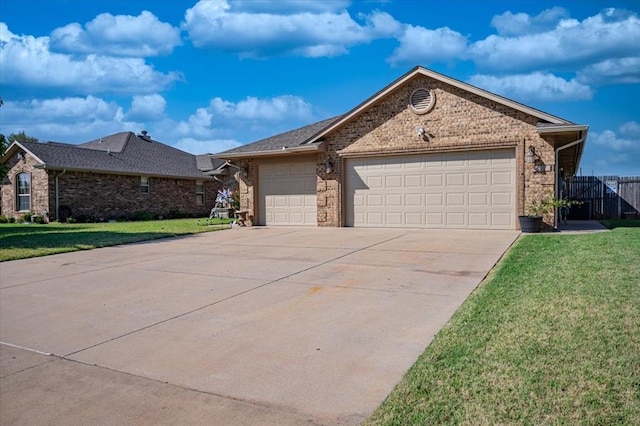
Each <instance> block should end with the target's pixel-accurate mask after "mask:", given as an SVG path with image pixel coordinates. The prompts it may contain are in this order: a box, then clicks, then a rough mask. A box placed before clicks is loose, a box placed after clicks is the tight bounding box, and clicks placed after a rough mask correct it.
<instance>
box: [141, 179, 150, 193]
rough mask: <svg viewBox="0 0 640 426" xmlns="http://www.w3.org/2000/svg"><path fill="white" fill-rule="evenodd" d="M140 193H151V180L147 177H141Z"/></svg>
mask: <svg viewBox="0 0 640 426" xmlns="http://www.w3.org/2000/svg"><path fill="white" fill-rule="evenodd" d="M140 192H142V193H143V194H148V193H149V178H148V177H146V176H140Z"/></svg>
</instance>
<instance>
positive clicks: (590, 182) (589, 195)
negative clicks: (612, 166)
mask: <svg viewBox="0 0 640 426" xmlns="http://www.w3.org/2000/svg"><path fill="white" fill-rule="evenodd" d="M565 184H566V186H565V193H566V196H567V197H568V198H569V199H571V200H578V201H582V205H577V206H572V207H571V212H570V213H569V219H584V220H589V219H619V218H633V217H640V176H635V177H620V176H573V177H570V178H568V179H566V181H565Z"/></svg>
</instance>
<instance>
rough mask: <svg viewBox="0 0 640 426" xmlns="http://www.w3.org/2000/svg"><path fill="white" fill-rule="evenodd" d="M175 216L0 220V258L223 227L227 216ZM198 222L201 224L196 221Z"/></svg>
mask: <svg viewBox="0 0 640 426" xmlns="http://www.w3.org/2000/svg"><path fill="white" fill-rule="evenodd" d="M205 221H206V219H200V220H198V219H174V220H155V221H148V222H116V223H88V224H58V223H50V224H47V225H38V224H31V223H30V224H0V262H2V261H6V260H15V259H24V258H28V257H37V256H46V255H49V254H55V253H64V252H69V251H77V250H89V249H93V248H97V247H106V246H113V245H118V244H128V243H135V242H139V241H146V240H155V239H158V238H167V237H175V236H178V235H188V234H196V233H200V232H208V231H214V230H219V229H222V228H223V224H225V223H228V222H229V221H228V220H220V219H213V220H211V221H209V223H214V224H215V225H214V226H204V225H203V224H204V223H205ZM199 222H200V224H199Z"/></svg>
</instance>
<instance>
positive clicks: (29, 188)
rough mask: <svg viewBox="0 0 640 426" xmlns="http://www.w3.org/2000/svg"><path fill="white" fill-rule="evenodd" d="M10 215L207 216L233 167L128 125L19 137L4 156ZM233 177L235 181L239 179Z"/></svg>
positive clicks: (4, 199)
mask: <svg viewBox="0 0 640 426" xmlns="http://www.w3.org/2000/svg"><path fill="white" fill-rule="evenodd" d="M0 162H1V164H6V166H7V167H8V169H9V171H8V174H7V176H6V177H5V179H4V180H3V181H2V212H1V213H2V214H3V215H5V216H9V217H18V216H20V215H22V214H24V213H25V212H32V213H34V214H38V215H42V214H44V213H45V212H46V214H48V217H49V219H50V220H59V219H63V220H64V219H66V217H69V216H71V217H75V218H79V217H85V218H96V219H99V220H109V219H121V218H130V217H131V216H132V215H134V214H135V213H138V212H148V213H151V214H153V215H158V216H164V217H170V216H171V215H199V216H207V215H208V214H209V211H210V210H211V208H212V207H213V205H214V203H215V199H216V196H217V191H218V189H220V188H221V187H222V186H223V185H224V182H225V180H228V173H227V172H228V171H229V170H228V169H229V166H228V164H227V163H225V162H224V161H222V160H217V159H213V158H212V157H211V156H209V155H200V156H196V155H192V154H189V153H187V152H184V151H181V150H179V149H176V148H173V147H170V146H168V145H165V144H162V143H160V142H158V141H155V140H152V139H151V138H150V137H149V136H147V135H146V132H143V133H142V134H139V135H136V134H134V133H131V132H121V133H116V134H114V135H110V136H106V137H103V138H100V139H96V140H94V141H91V142H87V143H83V144H80V145H71V144H63V143H55V142H47V143H38V142H14V143H13V144H11V146H9V148H8V149H7V152H6V153H5V155H4V156H3V157H2V159H0ZM232 181H235V180H234V179H232Z"/></svg>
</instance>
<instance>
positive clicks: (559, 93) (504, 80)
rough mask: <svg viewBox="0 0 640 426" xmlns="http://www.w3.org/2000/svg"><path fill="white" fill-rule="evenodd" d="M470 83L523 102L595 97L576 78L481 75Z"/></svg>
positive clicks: (474, 77)
mask: <svg viewBox="0 0 640 426" xmlns="http://www.w3.org/2000/svg"><path fill="white" fill-rule="evenodd" d="M468 82H469V84H473V85H474V86H478V87H480V88H482V89H485V90H488V91H490V92H494V93H497V94H499V95H502V96H505V97H508V98H511V99H515V100H517V101H519V102H525V103H526V102H537V101H542V102H559V101H574V100H588V99H591V98H592V97H593V92H592V91H591V89H590V88H589V86H585V85H583V84H580V83H578V82H577V81H576V80H575V79H572V80H569V81H567V80H565V79H563V78H561V77H557V76H555V75H553V74H548V73H546V74H545V73H541V72H534V73H530V74H517V75H507V76H492V75H482V74H477V75H474V76H472V77H471V78H470V79H469V81H468Z"/></svg>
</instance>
